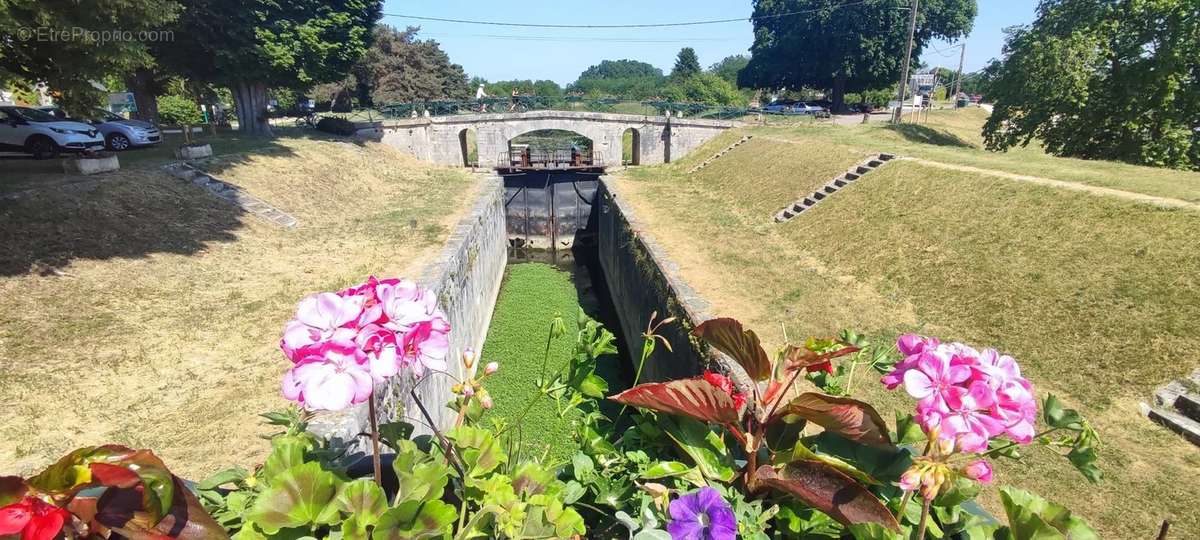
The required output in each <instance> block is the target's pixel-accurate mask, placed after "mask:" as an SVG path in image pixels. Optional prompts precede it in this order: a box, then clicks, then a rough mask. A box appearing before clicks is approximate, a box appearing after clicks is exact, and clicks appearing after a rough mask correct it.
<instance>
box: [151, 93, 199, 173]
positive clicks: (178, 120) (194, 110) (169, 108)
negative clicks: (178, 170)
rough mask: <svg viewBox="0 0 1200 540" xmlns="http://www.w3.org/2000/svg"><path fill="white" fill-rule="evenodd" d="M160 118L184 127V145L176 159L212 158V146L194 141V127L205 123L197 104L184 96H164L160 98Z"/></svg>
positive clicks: (177, 151) (176, 153) (165, 121)
mask: <svg viewBox="0 0 1200 540" xmlns="http://www.w3.org/2000/svg"><path fill="white" fill-rule="evenodd" d="M158 117H159V118H160V119H161V120H162V121H163V123H165V124H171V125H179V126H182V127H183V144H182V145H180V146H179V148H178V149H177V150H176V151H175V157H178V158H180V159H186V160H193V159H202V158H206V157H212V146H210V145H209V144H208V143H205V142H200V141H192V126H196V125H200V124H203V123H204V117H203V116H202V115H201V114H200V108H199V107H198V106H196V103H195V102H193V101H192V100H190V99H188V98H185V97H183V96H175V95H167V96H162V97H160V98H158Z"/></svg>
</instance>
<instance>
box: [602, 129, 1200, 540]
mask: <svg viewBox="0 0 1200 540" xmlns="http://www.w3.org/2000/svg"><path fill="white" fill-rule="evenodd" d="M833 129H838V128H833ZM833 129H831V130H830V131H829V132H805V133H804V137H803V143H804V144H795V145H792V147H793V150H792V152H793V156H792V157H791V158H790V160H789V161H787V162H788V163H790V164H791V165H790V167H791V168H792V170H793V173H792V174H791V175H788V174H778V173H774V172H770V169H771V167H770V164H771V163H775V162H777V161H778V160H780V159H788V158H779V157H777V156H776V157H769V156H770V152H772V151H775V149H774V148H773V147H771V146H756V145H749V146H744V147H740V148H739V149H738V150H735V151H734V152H733V153H731V154H727V155H726V157H724V158H722V159H721V160H719V161H717V162H714V164H713V165H712V166H710V167H709V168H707V169H705V170H704V171H703V172H701V173H697V174H695V175H685V174H684V173H683V171H685V170H686V169H687V166H686V165H679V166H668V167H658V168H651V169H641V170H637V171H634V172H632V173H631V174H630V177H629V178H626V179H621V180H619V181H618V188H619V189H620V193H621V194H623V195H624V196H625V197H626V198H627V200H631V201H632V202H633V203H634V205H635V207H637V208H638V210H639V216H640V217H641V218H642V219H643V220H644V221H646V222H647V228H648V229H649V230H651V231H652V233H653V234H654V235H655V237H656V238H657V239H658V240H659V241H660V242H662V243H663V244H665V245H666V247H667V251H668V253H669V254H670V256H671V257H672V259H673V260H675V261H676V262H678V263H679V265H680V269H681V272H682V274H683V277H684V279H686V280H687V281H688V282H689V283H690V284H692V285H693V286H695V287H696V288H697V289H698V290H699V292H700V293H701V294H702V295H703V296H705V297H706V298H707V299H708V300H710V301H711V302H712V303H713V304H714V309H713V311H714V313H716V314H719V315H723V316H734V317H738V318H740V319H743V320H744V321H746V322H747V323H748V324H749V325H750V326H751V327H753V328H755V329H756V330H758V331H759V333H760V334H761V335H763V336H764V338H765V340H766V341H767V342H768V344H770V345H779V344H781V343H782V342H783V334H784V332H785V331H786V333H787V335H788V336H790V337H791V338H792V339H793V340H797V339H800V338H803V337H804V336H808V335H829V334H832V333H835V332H837V331H838V330H840V329H842V328H855V329H858V330H860V331H864V332H867V333H869V334H871V335H873V336H877V337H878V339H880V340H881V341H884V342H886V341H888V340H890V339H893V338H894V336H895V335H897V334H899V333H901V332H907V331H917V332H923V333H927V334H932V335H937V336H941V337H943V338H946V339H954V340H962V341H966V342H968V343H972V344H975V345H979V346H992V347H997V348H999V349H1001V350H1004V351H1006V352H1009V353H1011V354H1013V355H1014V356H1015V357H1016V358H1017V359H1018V360H1019V361H1020V362H1021V365H1022V367H1023V368H1024V370H1025V371H1026V372H1027V375H1028V376H1029V377H1030V379H1031V380H1032V381H1033V382H1034V384H1035V385H1036V386H1037V388H1038V392H1039V394H1041V395H1045V394H1047V393H1054V394H1056V395H1058V396H1060V397H1061V398H1063V399H1064V401H1066V402H1067V403H1069V404H1070V405H1071V406H1075V407H1078V408H1080V410H1081V411H1082V412H1083V413H1084V414H1085V415H1086V416H1087V417H1088V418H1089V419H1091V420H1092V421H1093V422H1094V423H1095V425H1096V427H1097V429H1098V430H1099V432H1100V435H1101V437H1102V438H1103V439H1104V447H1103V449H1102V451H1101V456H1102V457H1101V462H1100V465H1101V467H1102V468H1103V469H1104V470H1105V473H1106V479H1105V481H1104V482H1103V483H1101V484H1100V485H1097V486H1093V485H1090V484H1088V483H1087V482H1086V481H1085V480H1084V479H1083V477H1082V476H1080V475H1079V474H1078V473H1076V472H1075V471H1074V470H1072V469H1071V468H1070V466H1069V464H1067V463H1066V461H1065V460H1063V459H1061V458H1059V457H1058V456H1056V455H1054V453H1053V452H1052V451H1050V450H1047V449H1031V450H1030V451H1028V452H1027V453H1028V456H1027V459H1026V460H1025V461H1024V462H1021V463H1020V464H1013V463H1004V464H1003V465H1002V466H1001V468H1000V469H999V472H998V481H999V482H1000V483H1002V484H1011V485H1016V486H1018V487H1023V488H1027V489H1031V490H1033V491H1035V492H1038V493H1041V494H1042V495H1044V496H1046V497H1048V498H1050V499H1052V500H1056V501H1059V502H1062V503H1064V504H1066V505H1068V506H1069V507H1070V508H1071V509H1072V510H1073V511H1075V512H1077V513H1078V514H1080V515H1082V516H1084V517H1085V518H1086V519H1088V520H1089V521H1090V522H1091V523H1092V524H1093V525H1095V526H1096V527H1097V528H1098V529H1099V530H1100V532H1101V534H1102V535H1103V536H1105V537H1111V538H1141V537H1147V536H1151V535H1152V534H1154V531H1156V530H1157V527H1158V525H1159V523H1160V522H1161V520H1163V519H1171V520H1172V521H1173V522H1174V527H1173V529H1172V531H1173V532H1174V533H1175V534H1176V535H1178V537H1180V538H1190V537H1195V536H1197V535H1200V515H1197V514H1196V512H1195V501H1196V498H1195V493H1197V492H1200V480H1197V478H1200V456H1198V455H1197V454H1196V451H1195V448H1194V447H1192V446H1191V445H1189V444H1187V443H1186V442H1184V441H1183V440H1182V439H1180V438H1178V437H1176V436H1174V435H1173V434H1170V433H1169V432H1167V431H1166V430H1164V429H1162V428H1160V427H1157V426H1155V425H1154V424H1151V423H1150V422H1149V421H1147V420H1145V419H1144V418H1143V417H1141V416H1140V414H1139V412H1138V403H1139V402H1140V401H1147V400H1148V399H1149V397H1150V392H1151V391H1152V389H1153V388H1154V387H1155V386H1157V385H1159V384H1162V383H1164V382H1165V381H1166V380H1168V379H1170V378H1173V377H1178V376H1180V375H1183V374H1185V373H1187V372H1189V371H1190V370H1191V369H1193V368H1195V367H1196V365H1197V364H1196V362H1197V360H1196V359H1197V358H1200V278H1197V276H1200V213H1197V212H1192V211H1184V210H1170V209H1162V208H1157V207H1154V206H1149V205H1145V204H1140V203H1136V202H1132V201H1127V200H1124V199H1120V198H1113V197H1104V196H1098V195H1094V194H1090V193H1082V192H1075V191H1067V190H1061V189H1055V188H1051V187H1046V186H1041V185H1035V184H1031V183H1027V182H1019V181H1014V180H1009V179H1004V178H999V177H995V176H990V175H980V174H971V173H962V172H947V171H945V170H942V169H938V168H933V167H928V166H923V165H920V164H918V163H913V162H898V163H893V164H889V165H887V166H886V167H884V168H883V169H881V170H879V171H877V172H874V173H871V174H870V175H869V176H867V177H866V178H864V179H863V180H861V181H859V182H857V183H855V184H853V185H852V186H851V187H849V188H848V189H846V190H844V191H842V192H839V193H838V194H837V195H834V196H833V197H831V198H829V199H828V200H827V201H825V202H823V203H821V204H820V205H818V206H817V207H816V208H814V209H812V210H810V211H808V212H805V213H804V214H802V215H801V216H800V217H798V218H797V219H795V220H793V221H791V222H789V223H787V224H784V225H774V224H771V223H770V221H769V220H770V215H769V213H764V210H767V209H771V208H774V204H768V201H771V200H774V199H775V197H776V196H777V194H778V193H782V192H786V191H787V189H790V186H792V185H804V184H805V183H806V182H819V181H823V180H824V179H827V177H826V175H825V172H824V171H827V170H828V169H829V168H840V167H843V166H845V165H847V160H849V159H850V158H852V156H853V155H854V154H853V152H847V153H846V154H845V155H843V154H842V153H841V151H843V150H847V149H849V150H854V149H857V148H860V146H859V145H860V144H861V143H862V142H863V141H864V140H865V139H856V138H847V137H846V136H844V135H840V134H839V135H828V136H826V134H827V133H834V131H833ZM841 129H856V128H841ZM856 137H863V136H862V135H857V136H856ZM964 137H965V135H964ZM756 140H757V139H756ZM796 140H800V137H797V138H796ZM914 144H915V143H914ZM887 145H888V141H887V140H883V141H882V142H881V143H880V144H879V145H878V147H875V148H872V150H873V151H879V150H887V149H888V148H887ZM723 146H724V145H723V144H721V143H719V142H714V143H713V144H711V145H710V146H708V147H706V148H705V149H704V150H703V151H702V152H700V153H701V154H702V153H703V152H707V151H710V150H713V149H716V148H720V147H723ZM926 146H933V145H921V148H922V149H923V150H924V148H925V147H926ZM961 151H962V152H964V153H966V152H979V151H978V150H970V149H963V150H961ZM689 159H692V158H689ZM696 159H702V157H698V158H696ZM972 159H980V160H986V159H992V158H989V157H986V156H980V157H972ZM1041 159H1042V160H1054V159H1056V158H1050V157H1043V158H1041ZM1082 163H1085V164H1090V163H1091V162H1082ZM717 164H723V166H725V169H719V168H717ZM1054 166H1058V165H1054ZM1071 166H1074V165H1071ZM1110 166H1112V167H1115V168H1122V167H1127V166H1124V165H1116V166H1113V165H1109V164H1104V165H1103V166H1102V167H1100V168H1099V169H1101V171H1100V172H1098V173H1097V175H1103V174H1105V173H1104V172H1103V169H1105V168H1107V167H1110ZM1063 167H1068V166H1067V165H1063ZM1013 172H1017V173H1020V174H1031V172H1030V171H1026V170H1021V169H1016V170H1014V171H1013ZM1161 174H1163V175H1166V176H1179V175H1182V176H1186V173H1177V172H1163V173H1161ZM784 185H786V186H787V188H786V189H785V187H784ZM1144 186H1145V184H1138V183H1136V182H1135V185H1134V187H1138V188H1141V187H1144ZM751 187H753V189H751ZM1124 189H1132V188H1131V187H1130V186H1124ZM783 204H785V203H782V202H781V203H779V206H780V207H782V205H783ZM768 211H769V210H768ZM855 393H856V394H858V395H860V396H863V397H866V398H868V399H869V400H871V401H873V402H876V403H878V404H880V408H881V410H883V411H884V416H885V417H890V416H891V414H890V412H891V410H892V409H895V410H900V411H906V410H909V409H910V408H911V407H912V403H911V401H910V400H908V399H907V398H906V397H904V396H903V395H897V393H888V392H886V391H884V390H883V389H882V387H880V386H879V385H877V384H876V383H875V381H874V380H873V379H872V378H870V377H861V378H860V379H859V381H857V382H856V383H855ZM985 502H987V503H988V505H989V506H990V508H991V509H992V510H993V511H997V512H999V510H1000V509H999V507H998V505H997V504H996V499H995V498H994V497H989V498H987V499H986V500H985Z"/></svg>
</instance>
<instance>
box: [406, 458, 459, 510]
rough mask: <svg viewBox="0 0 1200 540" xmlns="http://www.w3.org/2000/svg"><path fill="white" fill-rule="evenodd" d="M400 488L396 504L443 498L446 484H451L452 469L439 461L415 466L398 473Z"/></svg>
mask: <svg viewBox="0 0 1200 540" xmlns="http://www.w3.org/2000/svg"><path fill="white" fill-rule="evenodd" d="M396 477H397V480H398V481H399V484H400V485H399V487H398V489H397V494H396V503H397V504H399V503H401V502H404V501H429V500H435V499H441V498H442V492H443V491H445V490H446V484H447V483H449V482H450V469H449V467H447V466H446V465H445V464H444V463H442V462H441V461H438V460H434V461H427V462H425V463H419V464H417V465H414V466H413V467H412V469H411V470H408V471H404V472H400V471H396Z"/></svg>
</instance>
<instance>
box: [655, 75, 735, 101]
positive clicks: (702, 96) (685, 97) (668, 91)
mask: <svg viewBox="0 0 1200 540" xmlns="http://www.w3.org/2000/svg"><path fill="white" fill-rule="evenodd" d="M663 97H666V98H667V99H670V100H672V101H690V102H693V103H710V104H713V105H733V106H742V105H745V104H746V97H745V96H744V95H742V93H741V92H739V91H738V89H737V87H736V86H734V85H733V84H731V83H730V82H729V81H727V80H725V79H722V78H721V77H719V76H717V75H714V74H712V73H700V74H698V75H694V76H692V77H689V78H687V79H685V80H682V81H676V82H672V83H671V84H670V85H668V86H667V87H666V88H665V89H664V90H663Z"/></svg>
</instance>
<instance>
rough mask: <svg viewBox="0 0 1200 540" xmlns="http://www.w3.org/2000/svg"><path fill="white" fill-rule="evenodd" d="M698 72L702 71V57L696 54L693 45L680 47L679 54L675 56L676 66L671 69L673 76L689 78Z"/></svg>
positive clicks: (673, 77)
mask: <svg viewBox="0 0 1200 540" xmlns="http://www.w3.org/2000/svg"><path fill="white" fill-rule="evenodd" d="M698 73H700V57H698V56H696V49H693V48H691V47H684V48H682V49H680V50H679V55H678V56H676V57H675V68H674V69H672V70H671V78H672V79H676V80H680V79H688V78H691V77H693V76H695V75H696V74H698Z"/></svg>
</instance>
